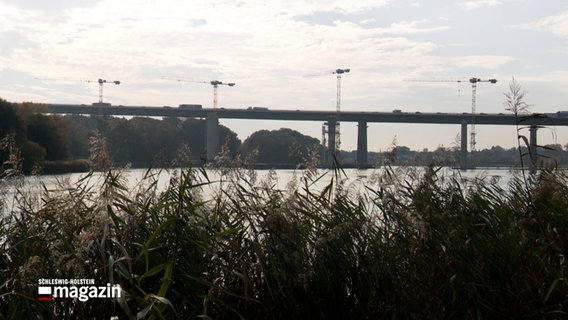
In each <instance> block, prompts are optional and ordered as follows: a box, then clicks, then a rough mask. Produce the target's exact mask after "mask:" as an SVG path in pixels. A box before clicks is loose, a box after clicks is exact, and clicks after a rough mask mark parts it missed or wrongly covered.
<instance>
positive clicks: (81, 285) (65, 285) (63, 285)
mask: <svg viewBox="0 0 568 320" xmlns="http://www.w3.org/2000/svg"><path fill="white" fill-rule="evenodd" d="M38 282H39V286H38V287H37V294H38V298H37V299H38V300H39V301H52V300H53V299H57V298H59V299H78V300H79V301H81V302H86V301H88V300H89V299H114V298H120V297H121V294H122V289H121V288H120V286H119V285H118V284H115V285H111V284H110V283H107V284H106V286H95V285H94V280H93V279H40V280H39V281H38Z"/></svg>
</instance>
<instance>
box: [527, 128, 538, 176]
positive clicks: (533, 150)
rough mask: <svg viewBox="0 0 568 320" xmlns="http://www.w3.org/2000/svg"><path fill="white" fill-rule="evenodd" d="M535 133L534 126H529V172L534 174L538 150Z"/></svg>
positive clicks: (536, 129)
mask: <svg viewBox="0 0 568 320" xmlns="http://www.w3.org/2000/svg"><path fill="white" fill-rule="evenodd" d="M537 131H538V127H537V126H535V125H532V126H530V129H529V132H530V146H529V148H530V158H531V159H530V160H531V163H530V170H531V172H535V171H536V160H537V158H538V148H537V145H538V143H537Z"/></svg>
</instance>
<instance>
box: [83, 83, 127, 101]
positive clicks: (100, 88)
mask: <svg viewBox="0 0 568 320" xmlns="http://www.w3.org/2000/svg"><path fill="white" fill-rule="evenodd" d="M85 82H89V83H92V82H97V83H98V84H99V103H103V84H105V83H114V84H116V85H119V84H120V81H118V80H113V81H106V80H104V79H98V80H96V81H93V80H85Z"/></svg>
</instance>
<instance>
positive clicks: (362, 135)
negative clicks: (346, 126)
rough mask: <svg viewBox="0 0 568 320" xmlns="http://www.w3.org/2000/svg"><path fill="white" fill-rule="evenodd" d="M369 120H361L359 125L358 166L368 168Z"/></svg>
mask: <svg viewBox="0 0 568 320" xmlns="http://www.w3.org/2000/svg"><path fill="white" fill-rule="evenodd" d="M367 154H368V152H367V122H366V121H359V123H358V125H357V167H358V168H366V167H367V166H368V163H367Z"/></svg>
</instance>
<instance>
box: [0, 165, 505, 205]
mask: <svg viewBox="0 0 568 320" xmlns="http://www.w3.org/2000/svg"><path fill="white" fill-rule="evenodd" d="M385 170H386V169H385V168H380V169H365V170H359V169H344V170H343V172H344V175H343V174H342V175H341V176H340V178H341V180H342V182H343V183H344V185H345V186H346V187H348V188H349V190H350V191H351V192H355V193H357V192H363V191H364V188H365V187H371V188H372V187H373V186H377V184H378V183H379V182H378V181H379V177H380V176H381V175H384V173H385ZM391 170H393V171H395V172H396V171H401V172H408V171H409V170H414V172H416V173H418V174H422V173H423V172H424V168H407V167H404V168H403V167H393V168H391ZM405 170H406V171H405ZM176 172H179V170H174V169H172V170H155V171H152V173H153V174H155V176H154V177H155V178H156V179H157V188H158V190H159V191H162V190H165V189H166V188H167V186H168V185H169V182H170V179H171V178H172V176H174V175H175V174H176ZM206 172H207V175H208V177H209V180H210V181H211V184H208V185H207V186H205V187H203V191H202V193H203V194H204V197H205V198H207V195H212V194H215V193H216V192H218V191H219V188H224V187H226V186H228V183H227V179H229V178H228V177H227V176H224V175H222V174H221V172H220V171H219V170H207V171H206ZM147 173H148V171H147V170H146V169H128V170H125V171H124V172H123V176H122V177H123V182H125V185H126V186H127V188H128V190H135V189H136V188H138V187H140V185H141V182H142V181H146V182H148V180H144V176H145V175H146V174H147ZM245 174H246V178H245V179H247V181H250V180H254V181H255V185H256V184H258V185H259V184H262V183H270V185H271V186H274V187H276V188H278V189H280V190H287V189H288V188H301V185H299V184H298V183H295V184H294V183H290V182H291V181H292V182H293V181H296V182H298V181H299V178H300V177H302V176H303V175H305V174H306V171H304V170H292V169H279V170H254V171H251V172H247V173H245ZM457 174H459V175H460V179H461V181H462V182H463V183H466V184H467V183H468V181H471V180H473V179H485V180H486V181H496V182H497V183H498V184H499V185H500V186H501V187H503V188H504V189H506V188H507V185H508V183H509V180H510V178H511V177H512V176H513V173H512V172H511V171H510V170H509V169H478V170H466V171H459V170H457V169H456V170H454V169H451V168H442V169H441V172H440V177H449V176H452V175H457ZM86 175H87V173H69V174H60V175H44V176H29V177H23V178H21V179H15V180H8V181H0V193H2V194H3V197H4V207H3V208H0V211H3V212H2V213H3V214H2V215H4V214H5V213H6V212H11V211H12V210H14V209H15V208H17V207H18V206H19V205H22V203H21V202H22V201H26V203H27V204H29V205H33V206H34V207H41V195H42V193H43V192H44V189H45V190H50V192H54V191H55V190H59V191H61V190H62V189H65V188H69V189H72V188H73V187H74V186H75V185H76V183H77V182H78V181H79V180H81V179H82V178H84V177H85V176H86ZM317 176H322V178H321V179H319V180H318V181H317V182H316V183H315V184H314V186H312V187H310V188H315V189H317V188H321V187H324V186H327V185H328V184H329V182H330V181H331V180H332V179H334V182H337V176H335V173H334V172H333V171H329V170H323V169H319V170H318V171H317ZM407 177H408V176H407ZM103 180H104V175H103V174H102V173H94V174H93V176H92V177H91V178H90V179H89V180H88V184H89V185H90V186H93V187H94V189H95V190H96V187H97V186H98V185H101V184H102V182H103ZM203 181H204V179H203Z"/></svg>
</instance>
